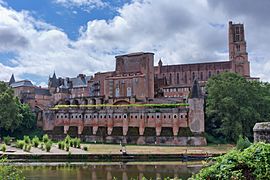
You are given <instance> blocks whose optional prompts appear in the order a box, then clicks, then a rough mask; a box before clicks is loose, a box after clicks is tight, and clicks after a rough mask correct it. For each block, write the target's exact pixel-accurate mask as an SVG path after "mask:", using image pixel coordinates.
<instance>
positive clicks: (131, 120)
mask: <svg viewBox="0 0 270 180" xmlns="http://www.w3.org/2000/svg"><path fill="white" fill-rule="evenodd" d="M193 86H194V88H193V89H192V91H193V94H192V95H191V98H190V99H189V101H188V104H163V105H162V104H152V105H151V104H136V105H134V106H132V105H101V106H98V105H96V106H93V105H90V106H87V105H81V106H80V105H75V106H65V105H64V106H61V105H60V106H58V107H57V106H56V108H53V109H51V110H47V111H45V112H44V114H43V115H44V116H43V119H44V121H43V129H44V130H45V131H47V132H48V134H50V136H51V137H52V138H54V139H63V138H64V137H65V136H66V134H69V135H70V136H74V137H75V136H76V137H80V138H81V139H83V140H84V141H86V142H98V143H120V142H122V143H128V144H162V145H206V140H205V138H204V136H203V133H204V113H203V112H204V111H203V104H204V99H203V98H202V97H200V96H199V94H198V91H199V89H197V88H198V84H197V82H196V81H195V83H194V85H193ZM195 92H196V93H195Z"/></svg>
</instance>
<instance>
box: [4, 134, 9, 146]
mask: <svg viewBox="0 0 270 180" xmlns="http://www.w3.org/2000/svg"><path fill="white" fill-rule="evenodd" d="M4 143H5V144H6V145H10V143H11V137H9V136H6V137H4Z"/></svg>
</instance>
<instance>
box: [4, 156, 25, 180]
mask: <svg viewBox="0 0 270 180" xmlns="http://www.w3.org/2000/svg"><path fill="white" fill-rule="evenodd" d="M0 163H1V164H2V165H1V167H0V179H1V180H2V179H3V180H4V179H8V180H24V179H25V177H24V176H23V175H22V171H20V170H19V169H18V168H17V167H15V166H13V165H10V164H5V165H3V163H6V159H1V160H0Z"/></svg>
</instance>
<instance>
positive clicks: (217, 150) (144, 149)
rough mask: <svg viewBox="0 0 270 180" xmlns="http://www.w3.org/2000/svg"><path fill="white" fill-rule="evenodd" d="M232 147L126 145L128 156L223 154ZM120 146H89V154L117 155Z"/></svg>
mask: <svg viewBox="0 0 270 180" xmlns="http://www.w3.org/2000/svg"><path fill="white" fill-rule="evenodd" d="M233 147H234V146H232V145H230V144H222V145H211V146H200V147H196V146H188V147H187V146H140V145H126V151H127V153H128V154H151V153H152V154H185V153H188V154H223V153H226V152H228V151H229V150H231V149H232V148H233ZM120 149H121V146H120V145H114V144H90V145H89V150H88V151H89V152H90V153H93V154H119V153H120Z"/></svg>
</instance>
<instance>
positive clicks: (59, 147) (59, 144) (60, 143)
mask: <svg viewBox="0 0 270 180" xmlns="http://www.w3.org/2000/svg"><path fill="white" fill-rule="evenodd" d="M57 145H58V149H62V141H59V142H58V143H57Z"/></svg>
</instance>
